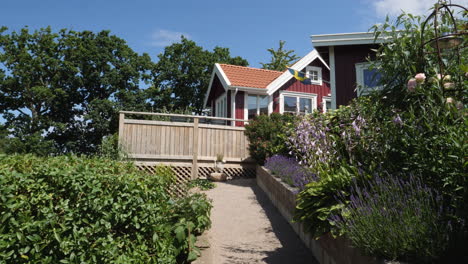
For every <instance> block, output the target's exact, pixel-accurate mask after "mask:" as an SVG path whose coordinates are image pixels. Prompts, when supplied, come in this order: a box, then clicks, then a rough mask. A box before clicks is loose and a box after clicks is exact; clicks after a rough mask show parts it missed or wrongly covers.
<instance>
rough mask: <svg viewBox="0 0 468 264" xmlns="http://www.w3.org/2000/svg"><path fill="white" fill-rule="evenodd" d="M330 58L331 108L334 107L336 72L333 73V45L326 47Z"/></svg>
mask: <svg viewBox="0 0 468 264" xmlns="http://www.w3.org/2000/svg"><path fill="white" fill-rule="evenodd" d="M328 54H329V56H330V57H329V58H330V89H331V97H332V100H331V108H332V109H336V73H335V70H336V68H335V47H334V46H330V47H328Z"/></svg>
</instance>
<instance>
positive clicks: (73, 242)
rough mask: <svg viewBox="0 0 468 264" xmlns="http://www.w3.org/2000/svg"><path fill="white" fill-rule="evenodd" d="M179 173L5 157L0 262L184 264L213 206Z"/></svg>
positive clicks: (0, 161)
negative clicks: (189, 191)
mask: <svg viewBox="0 0 468 264" xmlns="http://www.w3.org/2000/svg"><path fill="white" fill-rule="evenodd" d="M171 181H172V174H171V173H170V170H168V169H167V168H160V169H159V171H158V173H157V174H156V175H148V174H144V173H141V172H139V171H138V170H137V169H135V167H134V166H133V165H132V164H129V163H119V162H116V161H111V160H106V159H99V158H93V159H88V158H79V157H73V156H61V157H53V158H39V157H35V156H31V155H25V156H1V157H0V263H3V262H6V263H26V262H30V263H185V262H187V261H189V260H191V259H194V258H196V248H195V247H194V246H193V245H194V242H195V235H197V234H199V233H201V232H203V230H205V229H206V228H208V227H209V226H210V220H209V213H210V209H211V204H210V203H209V202H208V201H207V199H206V197H204V196H202V195H195V196H192V197H188V198H184V199H173V198H171V197H170V196H169V195H168V193H167V192H166V191H165V189H166V187H167V185H168V184H171Z"/></svg>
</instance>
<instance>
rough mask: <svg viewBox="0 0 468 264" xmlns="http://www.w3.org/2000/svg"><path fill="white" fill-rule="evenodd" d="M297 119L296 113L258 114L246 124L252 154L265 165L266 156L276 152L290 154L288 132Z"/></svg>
mask: <svg viewBox="0 0 468 264" xmlns="http://www.w3.org/2000/svg"><path fill="white" fill-rule="evenodd" d="M296 119H297V117H296V116H295V115H289V114H285V115H281V114H278V113H272V114H271V115H260V116H256V117H255V118H254V119H253V120H252V121H250V122H249V124H248V125H246V126H245V135H246V136H247V137H248V138H249V143H250V144H249V153H250V156H251V157H252V158H253V159H254V160H255V161H257V162H258V163H259V164H261V165H263V164H264V162H265V159H266V158H268V157H271V156H273V155H275V154H278V155H284V156H286V155H288V152H289V151H288V148H287V146H286V141H287V136H286V133H287V131H288V130H289V128H290V127H291V126H292V125H293V124H294V121H295V120H296Z"/></svg>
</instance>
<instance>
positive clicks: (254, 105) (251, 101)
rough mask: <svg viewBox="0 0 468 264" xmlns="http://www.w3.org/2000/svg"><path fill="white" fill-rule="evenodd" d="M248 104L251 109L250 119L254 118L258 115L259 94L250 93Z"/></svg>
mask: <svg viewBox="0 0 468 264" xmlns="http://www.w3.org/2000/svg"><path fill="white" fill-rule="evenodd" d="M247 106H248V109H249V114H248V119H252V118H253V117H254V116H256V115H257V96H256V95H249V96H248V99H247Z"/></svg>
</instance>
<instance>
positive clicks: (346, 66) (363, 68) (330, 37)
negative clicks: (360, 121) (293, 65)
mask: <svg viewBox="0 0 468 264" xmlns="http://www.w3.org/2000/svg"><path fill="white" fill-rule="evenodd" d="M311 38H312V45H313V46H314V48H315V49H316V50H317V51H318V53H319V54H320V56H321V57H322V58H323V59H324V60H325V61H326V62H327V64H328V65H330V88H331V94H332V96H331V107H332V109H336V108H337V107H339V106H340V105H347V104H348V103H349V101H350V100H351V99H353V98H356V97H357V96H361V95H365V94H366V92H368V91H369V90H370V89H378V88H379V87H378V84H377V83H378V79H379V74H378V72H376V71H375V70H370V69H369V65H370V63H368V60H367V58H370V59H372V58H373V57H374V56H375V53H374V52H373V51H372V49H377V48H378V46H379V43H382V42H384V41H385V38H384V37H379V38H378V39H377V40H375V39H374V34H373V33H344V34H327V35H312V36H311Z"/></svg>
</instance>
